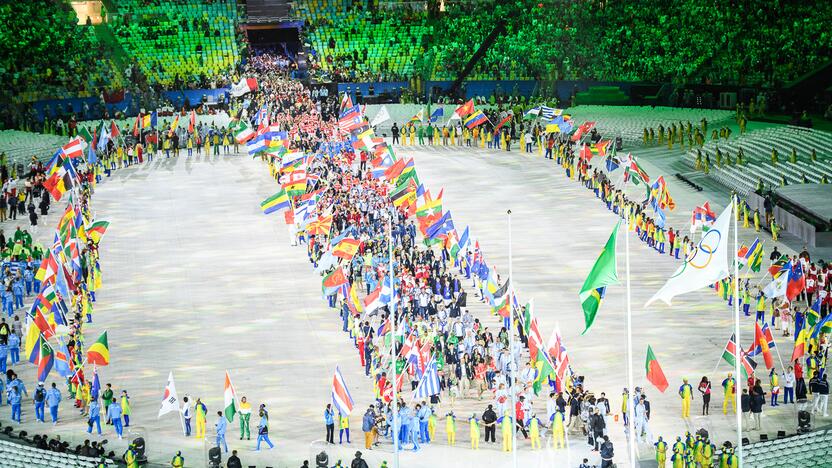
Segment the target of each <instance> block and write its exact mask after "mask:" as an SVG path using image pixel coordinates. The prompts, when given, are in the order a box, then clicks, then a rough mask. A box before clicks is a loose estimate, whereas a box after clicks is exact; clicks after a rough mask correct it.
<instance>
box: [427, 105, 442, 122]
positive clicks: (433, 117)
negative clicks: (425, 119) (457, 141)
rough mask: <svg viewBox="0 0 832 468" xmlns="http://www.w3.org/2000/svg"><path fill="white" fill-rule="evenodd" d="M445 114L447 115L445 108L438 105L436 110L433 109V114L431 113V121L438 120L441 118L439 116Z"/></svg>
mask: <svg viewBox="0 0 832 468" xmlns="http://www.w3.org/2000/svg"><path fill="white" fill-rule="evenodd" d="M444 115H445V110H444V109H442V108H441V107H437V108H436V110H435V111H433V113H432V114H430V121H431V122H436V121H437V120H439V117H442V116H444Z"/></svg>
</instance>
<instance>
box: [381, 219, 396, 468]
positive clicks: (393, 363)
mask: <svg viewBox="0 0 832 468" xmlns="http://www.w3.org/2000/svg"><path fill="white" fill-rule="evenodd" d="M387 232H388V234H389V236H390V237H389V238H388V240H387V255H389V259H388V261H389V263H390V271H389V272H388V276H390V301H391V304H393V306H392V307H390V331H391V333H392V334H393V335H392V337H391V339H390V366H391V367H392V368H393V399H392V400H391V401H390V406H391V408H390V411H391V412H392V413H393V468H399V435H398V430H397V424H398V423H399V408H398V405H399V400H398V392H397V391H396V390H397V389H396V385H397V382H396V380H397V379H396V377H397V376H396V374H397V370H398V369H396V307H395V303H394V302H393V300H394V298H395V291H393V215H392V214H391V215H390V218H389V219H388V220H387ZM383 285H384V281H383V280H382V286H383ZM381 390H382V393H384V389H381ZM382 398H383V395H382Z"/></svg>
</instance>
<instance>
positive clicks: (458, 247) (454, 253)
mask: <svg viewBox="0 0 832 468" xmlns="http://www.w3.org/2000/svg"><path fill="white" fill-rule="evenodd" d="M469 237H470V235H469V233H468V226H465V230H464V231H462V237H460V238H459V239H458V240H457V241H456V244H454V246H453V247H451V257H453V258H457V257H458V255H459V253H460V252H465V249H467V248H468V245H469V244H470V239H469Z"/></svg>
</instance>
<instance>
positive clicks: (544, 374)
mask: <svg viewBox="0 0 832 468" xmlns="http://www.w3.org/2000/svg"><path fill="white" fill-rule="evenodd" d="M535 357H536V359H535V360H534V367H535V371H536V373H537V375H536V376H535V379H534V382H532V391H534V394H535V395H540V392H541V390H542V389H543V384H544V383H546V382H548V381H549V379H550V377H552V376H557V370H556V369H555V363H554V360H553V358H552V357H551V356H550V355H549V353H547V352H546V351H545V350H539V351H538V352H537V354H536V356H535ZM556 378H557V377H556Z"/></svg>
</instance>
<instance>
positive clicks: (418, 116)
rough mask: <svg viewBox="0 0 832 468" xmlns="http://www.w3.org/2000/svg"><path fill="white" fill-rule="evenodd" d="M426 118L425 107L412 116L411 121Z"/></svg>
mask: <svg viewBox="0 0 832 468" xmlns="http://www.w3.org/2000/svg"><path fill="white" fill-rule="evenodd" d="M424 120H425V109H419V112H417V113H416V115H414V116H413V117H411V118H410V121H409V122H412V123H415V122H423V121H424Z"/></svg>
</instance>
